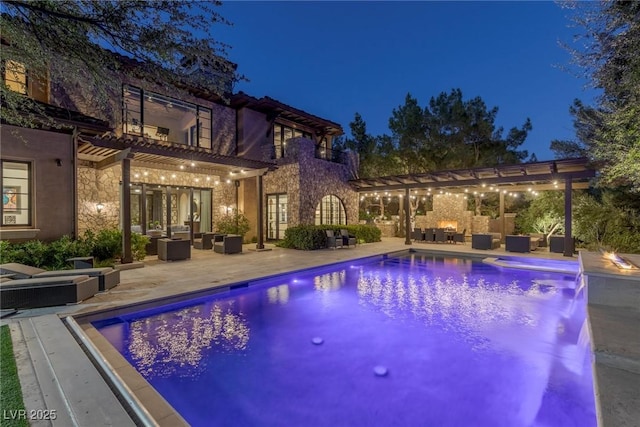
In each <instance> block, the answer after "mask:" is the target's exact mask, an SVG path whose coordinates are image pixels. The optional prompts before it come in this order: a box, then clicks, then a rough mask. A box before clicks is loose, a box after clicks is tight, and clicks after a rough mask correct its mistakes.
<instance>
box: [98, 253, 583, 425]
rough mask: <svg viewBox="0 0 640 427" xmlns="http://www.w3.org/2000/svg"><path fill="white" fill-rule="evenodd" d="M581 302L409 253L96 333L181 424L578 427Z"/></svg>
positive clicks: (568, 278) (566, 289)
mask: <svg viewBox="0 0 640 427" xmlns="http://www.w3.org/2000/svg"><path fill="white" fill-rule="evenodd" d="M584 305H585V304H584V301H583V299H582V297H581V296H580V295H578V296H577V297H576V296H575V276H573V275H563V274H558V273H546V272H535V271H524V270H514V269H503V268H499V267H494V266H491V265H487V264H483V263H481V262H479V261H472V260H468V259H451V258H436V257H430V256H427V255H420V254H417V253H407V254H406V255H404V256H398V257H389V258H387V259H384V260H380V259H378V260H375V261H371V260H369V261H367V262H362V263H358V264H342V265H337V266H333V267H331V268H330V269H326V270H323V271H319V272H318V271H316V272H313V273H303V274H295V275H286V276H282V277H279V278H276V279H270V280H267V281H265V282H264V283H261V284H259V285H256V286H251V287H249V288H245V289H241V290H240V289H238V290H233V291H230V292H228V293H223V294H217V295H212V296H210V297H208V298H206V299H199V300H194V301H190V302H187V303H181V305H173V306H170V307H159V308H157V309H154V310H152V311H145V312H140V313H134V314H131V315H128V316H124V317H118V318H113V319H107V320H103V321H100V322H95V323H94V325H95V326H96V328H98V329H99V330H100V332H101V333H102V334H103V335H104V336H105V337H107V339H108V340H109V341H110V342H111V343H112V344H113V345H114V346H115V347H116V348H117V349H118V350H119V351H120V352H121V353H122V354H123V355H124V356H125V357H126V358H127V360H129V362H130V363H131V364H132V365H133V366H135V367H136V368H137V370H138V371H139V372H140V373H141V374H142V375H143V376H144V377H145V378H146V379H147V380H148V381H149V382H150V383H151V384H152V385H153V387H155V388H156V389H157V390H158V391H159V392H160V394H162V395H163V396H164V397H165V398H166V399H167V401H168V402H169V403H170V404H171V405H173V407H174V408H176V410H178V411H179V412H180V413H181V414H182V416H183V417H184V418H185V419H186V420H187V421H188V422H189V423H190V424H192V425H194V426H385V427H386V426H443V427H444V426H492V427H497V426H509V427H517V426H562V427H570V426H579V427H588V426H595V425H596V417H595V404H594V398H593V384H592V377H591V369H590V356H589V337H588V333H587V329H586V326H585V307H584ZM314 338H318V340H315V341H316V342H321V343H314ZM376 368H378V369H379V370H382V371H383V369H382V368H386V370H387V375H383V376H379V375H376V373H375V372H374V369H376Z"/></svg>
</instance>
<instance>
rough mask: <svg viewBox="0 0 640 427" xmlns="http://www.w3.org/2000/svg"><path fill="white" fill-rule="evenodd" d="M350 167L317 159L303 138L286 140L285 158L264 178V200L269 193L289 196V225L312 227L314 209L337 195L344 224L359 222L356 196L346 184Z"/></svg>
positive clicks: (309, 141)
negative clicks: (326, 199) (329, 197)
mask: <svg viewBox="0 0 640 427" xmlns="http://www.w3.org/2000/svg"><path fill="white" fill-rule="evenodd" d="M349 170H350V169H349V167H348V166H346V165H343V164H340V163H334V162H330V161H327V160H322V159H317V158H316V157H315V145H314V143H313V141H311V140H308V139H306V138H292V139H290V140H288V141H287V152H286V156H285V157H283V158H281V159H279V160H278V169H277V170H275V171H271V172H269V173H267V174H266V175H265V176H264V181H263V182H264V199H263V203H265V204H266V196H267V195H268V194H275V193H286V194H287V196H288V209H289V212H288V221H289V222H288V226H289V227H292V226H296V225H300V224H315V215H316V208H317V206H318V204H319V203H320V201H321V200H322V198H323V197H324V196H328V195H335V196H337V197H338V198H339V199H340V200H341V201H342V203H343V204H344V207H345V211H346V215H347V224H357V223H358V194H357V193H356V192H355V191H354V190H353V188H351V186H350V185H349V182H348V181H349V179H350V178H351V176H350V173H349Z"/></svg>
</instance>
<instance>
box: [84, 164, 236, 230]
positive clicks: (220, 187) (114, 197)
mask: <svg viewBox="0 0 640 427" xmlns="http://www.w3.org/2000/svg"><path fill="white" fill-rule="evenodd" d="M145 172H146V175H145ZM136 175H137V177H136ZM172 175H175V178H174V177H172ZM163 176H164V177H165V179H164V180H163V179H162V178H161V177H163ZM207 178H208V179H207ZM121 179H122V168H121V166H120V165H119V164H118V165H114V166H112V167H110V168H107V169H103V170H97V169H93V168H89V167H79V168H78V233H79V235H82V234H83V233H84V232H85V231H86V230H92V231H98V230H101V229H104V228H119V227H120V182H121ZM196 180H197V181H196ZM131 182H132V183H146V184H155V185H171V186H175V187H197V188H210V189H212V190H213V201H212V208H211V209H212V211H211V218H212V221H213V223H214V224H215V221H216V218H217V217H219V216H220V215H221V214H222V213H223V212H222V208H223V207H227V206H233V207H235V205H236V192H235V186H234V184H233V182H231V183H230V184H228V183H226V181H225V180H224V179H221V177H220V176H215V175H204V174H198V173H193V172H188V171H169V170H160V169H151V168H143V167H138V166H132V167H131ZM216 182H218V184H216ZM97 203H102V204H103V205H104V208H103V210H102V211H101V212H100V213H98V212H97V211H96V204H97ZM164 203H166V201H164ZM165 210H166V205H164V206H163V211H165ZM225 210H226V209H225Z"/></svg>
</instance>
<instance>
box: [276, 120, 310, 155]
mask: <svg viewBox="0 0 640 427" xmlns="http://www.w3.org/2000/svg"><path fill="white" fill-rule="evenodd" d="M298 137H302V138H307V139H311V134H310V133H309V132H303V131H301V130H298V129H293V128H290V127H288V126H285V125H282V124H279V123H276V124H275V125H273V145H274V147H275V152H276V159H279V158H280V157H285V155H286V152H287V151H286V150H287V141H288V140H289V139H291V138H298Z"/></svg>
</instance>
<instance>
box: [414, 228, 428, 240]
mask: <svg viewBox="0 0 640 427" xmlns="http://www.w3.org/2000/svg"><path fill="white" fill-rule="evenodd" d="M411 238H413V241H414V242H424V240H425V238H424V233H423V232H422V229H420V228H414V229H413V232H412V233H411Z"/></svg>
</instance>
